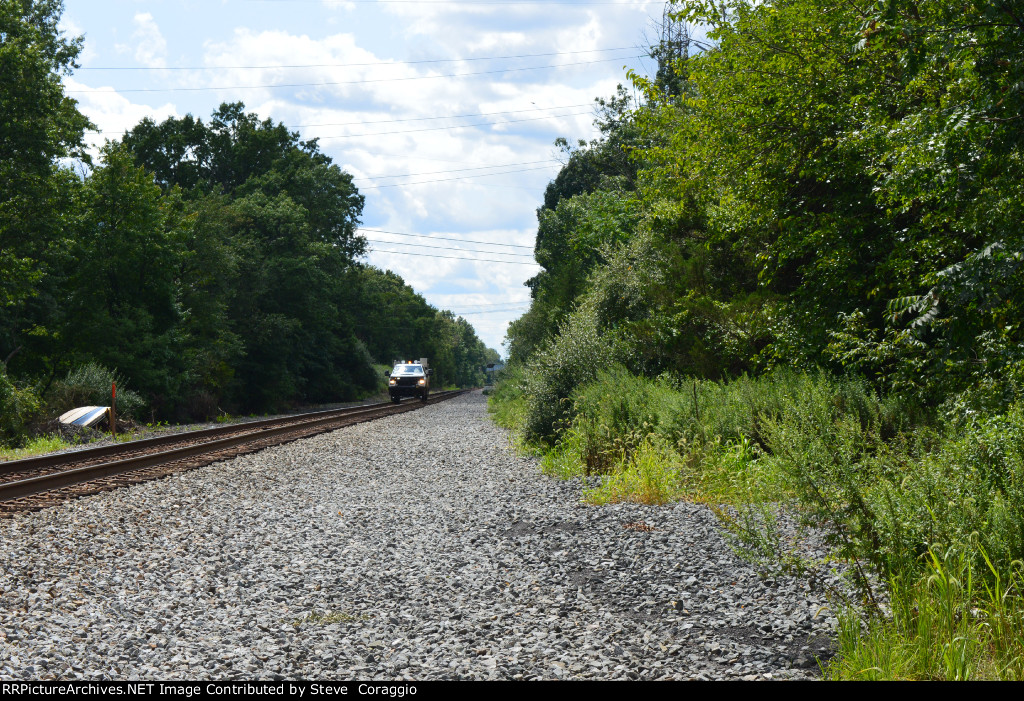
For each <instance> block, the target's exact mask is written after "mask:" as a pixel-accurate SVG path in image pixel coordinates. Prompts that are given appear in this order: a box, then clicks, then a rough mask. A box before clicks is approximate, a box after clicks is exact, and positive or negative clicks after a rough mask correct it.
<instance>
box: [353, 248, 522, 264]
mask: <svg viewBox="0 0 1024 701" xmlns="http://www.w3.org/2000/svg"><path fill="white" fill-rule="evenodd" d="M373 252H374V253H393V254H395V255H400V256H419V257H420V258H450V259H451V260H463V261H467V262H470V263H507V264H509V265H537V264H536V263H527V262H523V261H517V260H493V259H490V258H465V257H462V256H442V255H439V254H437V253H410V252H408V251H382V250H380V249H374V250H373ZM499 255H500V254H499Z"/></svg>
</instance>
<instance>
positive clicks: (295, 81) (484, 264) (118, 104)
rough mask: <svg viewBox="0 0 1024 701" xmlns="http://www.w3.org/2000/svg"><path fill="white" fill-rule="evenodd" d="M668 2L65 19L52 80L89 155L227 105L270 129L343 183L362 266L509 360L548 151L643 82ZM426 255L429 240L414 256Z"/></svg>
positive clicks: (337, 7) (588, 130) (129, 5)
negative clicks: (346, 175)
mask: <svg viewBox="0 0 1024 701" xmlns="http://www.w3.org/2000/svg"><path fill="white" fill-rule="evenodd" d="M663 6H664V3H663V2H644V1H639V0H620V1H618V2H616V1H614V0H604V1H603V2H602V1H599V2H578V1H576V0H565V2H530V1H527V0H506V1H504V2H488V1H487V0H484V1H482V2H466V1H461V2H460V1H449V2H445V1H440V0H439V1H431V0H411V1H406V0H391V1H386V0H365V1H349V2H343V1H335V0H206V1H205V2H199V1H197V0H146V1H143V0H103V1H102V2H100V1H98V0H65V12H64V29H65V31H67V32H68V33H69V34H74V35H84V37H85V50H84V52H83V54H82V56H81V68H80V69H79V70H77V71H75V72H74V74H73V75H72V76H70V77H69V78H68V79H66V81H65V83H66V87H67V90H68V92H69V94H70V95H71V96H73V97H74V98H75V99H77V100H79V103H80V108H81V109H82V111H83V112H84V113H85V114H86V115H88V116H89V117H90V118H91V119H92V121H93V122H94V123H95V124H96V125H97V127H98V130H99V132H100V133H97V134H94V135H92V136H91V139H92V142H93V143H94V144H102V142H103V139H105V138H117V137H118V136H119V135H120V134H121V133H123V131H124V130H125V129H127V128H130V127H131V126H133V125H134V124H136V123H137V122H138V121H139V120H140V119H141V118H143V117H146V116H149V117H152V118H154V119H157V120H160V119H163V118H166V117H168V116H183V115H185V114H188V113H191V114H193V115H195V116H197V117H203V118H207V117H208V116H209V115H210V113H211V112H213V110H214V109H215V108H216V107H217V106H218V105H219V104H220V103H222V102H233V101H242V102H244V103H245V104H246V107H247V109H248V110H249V111H252V112H256V113H258V114H259V115H260V116H261V117H264V118H271V119H274V120H275V121H280V122H283V123H285V124H287V125H289V126H290V127H292V128H293V130H294V131H298V132H299V133H301V134H302V136H303V138H312V137H318V138H320V147H321V149H322V150H323V151H324V152H325V153H327V154H328V155H329V156H331V157H332V158H333V159H334V161H335V162H336V163H337V164H339V165H340V166H341V167H342V168H344V169H345V170H347V171H348V172H350V173H352V174H353V176H355V179H356V184H357V186H358V187H359V189H360V191H361V192H362V193H363V194H364V195H365V196H366V207H365V209H364V212H363V229H362V233H363V234H364V235H365V236H366V237H367V238H368V239H369V240H370V244H371V248H372V251H371V253H370V254H369V256H368V261H369V262H370V263H372V264H373V265H376V266H378V267H380V268H384V269H390V270H393V271H395V272H396V273H398V274H399V275H401V276H402V277H403V278H404V279H405V280H406V282H408V283H409V284H410V285H412V286H413V287H414V288H415V289H416V291H417V292H419V293H420V294H422V295H423V296H424V297H426V299H427V301H428V302H430V303H431V304H433V305H435V306H437V307H439V308H444V309H451V310H452V311H454V312H456V313H457V314H460V315H462V316H464V317H465V318H466V319H468V320H469V321H470V322H472V324H473V325H474V327H476V329H477V333H478V334H479V336H480V337H481V338H482V339H483V340H484V342H485V343H486V344H487V345H488V346H490V347H492V348H496V349H498V350H500V351H502V352H504V351H503V350H502V348H501V343H502V339H503V338H504V335H505V329H506V327H507V325H508V322H509V321H511V320H512V319H515V318H516V317H518V316H519V315H521V314H522V313H523V311H525V309H526V307H527V306H528V304H529V293H528V290H527V289H526V288H525V287H524V286H523V282H524V281H525V280H526V279H528V278H529V277H531V276H533V275H535V274H536V273H537V271H538V270H539V268H538V267H537V266H536V264H534V263H533V262H532V256H531V253H532V248H533V242H534V236H535V234H536V208H537V207H538V206H539V205H540V204H541V201H542V197H543V192H544V187H545V185H546V184H547V183H548V182H549V181H550V180H551V178H552V177H554V175H555V174H556V173H557V172H558V168H559V166H560V164H559V161H558V153H557V150H556V149H555V147H554V145H553V141H554V140H555V138H557V137H559V136H565V137H567V138H569V139H570V140H575V139H580V138H582V139H590V138H593V137H594V136H595V135H596V132H595V129H594V128H593V125H592V123H591V122H592V119H593V100H594V98H596V97H607V96H609V95H611V94H613V93H614V91H615V86H616V84H618V83H620V82H621V83H625V82H627V81H626V78H625V70H624V67H625V66H628V67H630V68H636V69H639V70H641V71H644V70H647V69H649V68H650V67H651V62H650V60H649V59H643V58H639V56H640V55H641V54H642V53H643V52H642V50H640V49H639V47H641V46H643V45H644V44H645V43H646V42H645V40H644V34H645V32H646V33H647V34H648V35H652V31H651V25H652V21H653V18H654V17H656V16H657V17H660V15H661V11H662V7H663ZM430 238H433V239H435V240H429V239H430Z"/></svg>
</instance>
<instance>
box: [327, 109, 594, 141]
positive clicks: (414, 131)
mask: <svg viewBox="0 0 1024 701" xmlns="http://www.w3.org/2000/svg"><path fill="white" fill-rule="evenodd" d="M585 114H590V112H569V113H567V114H548V115H544V116H543V117H524V118H522V119H506V120H505V121H504V122H477V123H476V124H455V125H452V126H448V127H423V128H421V129H396V130H394V131H376V132H370V133H364V134H335V135H333V136H318V137H315V138H316V139H317V140H318V141H326V140H328V139H357V138H359V137H364V136H389V135H392V134H417V133H420V132H424V131H447V130H449V129H472V128H474V127H500V126H502V125H504V124H518V123H520V122H538V121H543V120H545V119H559V118H561V117H580V116H582V115H585Z"/></svg>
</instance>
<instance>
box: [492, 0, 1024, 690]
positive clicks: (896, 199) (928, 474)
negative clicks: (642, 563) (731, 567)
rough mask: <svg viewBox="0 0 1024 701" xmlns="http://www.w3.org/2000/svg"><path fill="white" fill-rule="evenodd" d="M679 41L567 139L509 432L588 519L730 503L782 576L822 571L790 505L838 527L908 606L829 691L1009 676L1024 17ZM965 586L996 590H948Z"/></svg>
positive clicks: (1023, 288)
mask: <svg viewBox="0 0 1024 701" xmlns="http://www.w3.org/2000/svg"><path fill="white" fill-rule="evenodd" d="M687 22H690V23H693V26H697V27H699V28H700V29H701V32H702V33H703V34H704V35H705V36H706V41H703V40H702V41H701V42H696V41H691V40H690V38H689V37H690V36H691V33H690V32H689V31H688V30H687V25H686V23H687ZM665 23H667V26H666V24H665ZM660 30H661V31H660V32H659V34H660V36H661V41H660V43H659V44H658V45H657V46H654V47H652V48H651V56H652V58H655V59H657V61H658V65H659V70H658V71H657V73H656V75H655V76H653V77H645V76H642V75H638V74H630V78H631V79H632V81H633V84H634V87H635V88H636V89H637V90H638V91H639V93H640V94H641V96H642V100H641V104H638V105H632V106H630V105H628V104H627V103H628V100H627V99H626V97H625V93H624V92H623V91H621V90H620V93H619V95H618V96H616V98H614V99H613V100H611V101H607V102H604V101H602V102H601V109H600V111H599V117H598V121H597V124H598V125H599V126H600V127H601V131H602V135H601V138H599V139H597V140H595V141H593V142H591V143H589V144H580V145H579V146H578V147H575V148H568V147H567V146H566V143H567V142H564V141H563V142H561V143H562V145H563V148H565V149H566V152H567V156H568V158H567V162H566V164H565V167H564V168H563V170H562V172H561V173H560V174H559V176H558V177H557V178H556V179H555V180H554V181H553V182H552V183H551V185H550V186H549V187H548V190H547V192H546V193H545V201H544V206H543V207H542V208H541V209H540V210H539V211H538V220H539V228H538V236H537V245H536V259H537V262H538V263H539V264H540V265H541V266H542V267H543V270H542V272H541V273H540V274H539V275H537V276H536V277H535V278H534V279H532V280H531V281H530V282H529V283H528V284H529V286H530V289H531V292H532V296H533V301H532V305H531V308H530V310H529V311H528V312H527V314H526V315H524V316H523V317H522V318H521V319H519V320H517V321H516V322H514V323H513V324H512V325H511V327H510V329H509V334H508V342H509V348H510V359H511V363H510V367H509V370H508V373H507V374H506V377H505V381H504V383H503V384H502V385H501V386H500V387H499V389H498V391H497V392H496V394H495V396H494V400H493V402H492V403H493V405H494V410H495V413H496V416H497V417H498V419H499V420H500V421H502V422H503V423H505V424H507V425H510V426H513V427H515V428H517V429H519V430H520V431H521V435H522V437H523V439H525V441H526V443H527V444H528V445H533V446H535V447H537V448H538V449H540V450H541V451H542V452H544V453H545V458H544V464H545V466H546V468H547V469H548V470H549V471H551V472H552V473H554V474H560V475H574V474H581V473H599V474H603V475H605V479H604V481H603V485H602V486H601V487H600V488H598V489H595V490H593V491H591V492H589V493H588V497H587V498H588V499H590V500H591V501H593V502H595V503H603V502H606V501H615V500H621V499H634V500H639V501H644V502H647V503H661V502H663V501H665V500H668V499H673V498H683V497H685V498H695V499H702V500H707V501H709V502H711V503H714V504H721V503H723V502H725V503H728V504H730V505H731V506H730V507H729V508H727V509H719V512H720V514H721V515H722V518H723V519H724V520H725V521H726V523H728V524H729V526H730V528H731V529H732V530H733V532H734V533H735V535H736V536H737V539H738V540H737V542H738V543H739V544H740V545H741V547H742V548H743V549H744V550H745V551H746V552H747V553H748V554H750V555H752V556H756V557H761V558H768V559H773V560H774V562H775V565H777V566H784V567H786V568H789V570H790V571H796V570H799V571H813V570H814V567H816V566H820V565H821V563H817V564H815V563H807V562H803V561H801V560H800V558H798V557H797V556H796V555H795V554H794V553H793V552H791V551H790V550H789V548H788V546H787V545H786V543H785V542H784V539H782V538H781V536H780V533H779V532H778V531H777V530H776V529H775V527H774V523H775V518H776V509H777V508H778V506H779V504H780V503H784V504H787V505H789V506H790V507H791V508H792V510H793V512H794V513H796V514H798V515H800V516H801V517H802V518H803V519H804V520H805V522H806V523H807V524H810V525H813V526H815V527H816V528H818V529H824V532H825V533H827V534H828V535H829V536H830V537H831V538H832V541H833V544H834V545H835V547H836V549H837V550H836V552H837V554H838V555H839V556H841V557H843V558H845V559H846V560H847V561H848V562H850V563H852V564H851V570H852V573H853V574H854V581H855V583H856V584H857V587H856V590H857V591H859V592H860V595H861V597H862V600H861V601H860V603H864V604H866V606H867V609H868V610H872V611H874V612H875V613H878V612H880V611H881V610H882V609H881V608H879V607H878V606H876V605H875V604H874V603H873V602H875V601H876V599H875V595H876V593H877V592H876V586H877V583H878V582H879V579H878V578H877V577H878V576H879V575H880V576H881V581H882V582H886V581H888V582H889V583H890V585H891V586H890V594H891V596H892V599H891V602H892V604H893V608H891V609H890V610H891V611H894V613H895V615H896V617H895V618H894V619H892V620H891V621H890V623H887V624H884V625H881V626H880V627H879V625H876V624H872V626H871V630H872V631H874V632H873V633H872V635H873V636H875V637H873V638H871V640H873V641H874V642H872V643H871V645H870V646H868V648H870V649H868V648H857V649H856V650H854V649H853V648H854V647H856V646H857V645H859V643H856V642H850V641H851V640H854V641H855V640H856V639H857V637H858V635H857V630H858V628H857V625H858V624H856V623H851V624H849V626H848V628H847V629H845V630H846V631H847V634H849V635H847V642H846V643H844V645H847V647H846V648H845V650H846V652H847V653H848V656H847V658H846V661H845V662H842V663H837V666H836V667H835V669H836V670H846V671H840V672H837V674H840V675H843V674H848V675H852V676H856V675H859V674H862V672H863V669H866V668H867V667H871V669H875V670H878V669H881V667H883V666H884V667H885V668H886V669H887V670H889V671H886V672H885V673H879V674H881V676H885V675H887V674H891V675H897V676H898V675H900V674H906V675H910V676H914V675H917V676H926V677H939V678H947V677H950V678H966V677H970V676H979V675H980V676H995V677H1006V678H1018V677H1020V675H1022V674H1024V667H1022V665H1021V664H1020V659H1021V658H1020V656H1019V652H1020V650H1021V649H1024V643H1022V641H1024V618H1022V617H1021V612H1022V611H1024V605H1021V601H1020V598H1019V596H1020V591H1019V590H1017V589H1015V587H1019V586H1020V585H1021V584H1022V583H1024V579H1022V577H1021V576H1020V575H1021V572H1020V562H1021V561H1022V560H1024V530H1022V528H1024V525H1022V524H1024V513H1022V512H1021V509H1020V506H1019V504H1020V500H1021V499H1022V498H1024V494H1022V492H1021V485H1022V484H1024V471H1022V462H1021V458H1020V455H1021V453H1022V449H1024V448H1022V446H1024V443H1022V440H1024V439H1022V437H1021V435H1020V426H1021V416H1022V414H1021V407H1022V406H1024V404H1022V400H1024V398H1022V397H1021V389H1022V380H1024V376H1022V372H1024V327H1022V326H1021V324H1020V317H1021V313H1022V311H1024V309H1022V305H1024V277H1022V276H1024V266H1022V263H1024V231H1022V228H1021V222H1024V189H1022V188H1024V185H1022V183H1024V4H1022V3H1021V2H1019V1H1018V0H977V1H969V2H964V3H954V2H951V1H949V0H940V1H936V2H920V1H915V0H885V1H883V2H861V1H858V0H853V1H852V2H847V1H845V0H844V1H843V2H838V1H836V0H785V1H782V0H776V1H769V2H760V1H758V2H753V1H749V0H732V1H730V2H725V3H721V2H718V1H717V0H715V1H712V0H680V1H679V2H672V3H671V4H670V12H669V13H667V14H666V17H665V19H664V20H663V25H662V26H661V27H660ZM665 37H672V38H673V40H672V41H671V42H669V41H666V40H665ZM609 106H611V109H610V108H609ZM630 107H631V109H629V108H630ZM624 160H626V161H628V163H629V167H628V168H626V167H623V165H622V164H623V161H624ZM819 532H820V531H819ZM919 577H923V579H918V578H919ZM963 577H967V578H970V577H974V578H976V579H977V581H983V582H985V587H988V589H986V590H985V591H988V592H989V593H991V592H994V591H997V590H999V591H1001V592H1002V594H1001V595H1000V596H1001V597H1002V598H999V597H997V598H999V601H998V602H997V601H995V599H993V600H992V601H991V602H990V601H988V600H985V601H982V600H981V599H980V598H978V597H979V594H978V592H979V591H981V589H979V590H977V591H975V592H974V593H965V592H966V590H965V589H957V590H956V591H953V589H950V587H953V586H954V585H953V584H949V586H948V587H947V588H946V589H944V590H943V592H945V593H941V592H939V593H937V590H936V589H935V586H936V584H935V583H936V582H939V583H941V582H947V584H948V583H949V582H954V583H955V582H957V581H960V580H959V579H958V578H963ZM1008 582H1009V583H1011V584H1010V585H1009V588H1007V586H1008ZM956 586H959V585H956ZM950 592H952V593H950ZM1003 595H1005V596H1003ZM942 597H945V598H944V599H943V598H942ZM1007 597H1009V598H1007ZM1014 597H1016V598H1014ZM982 598H984V596H982ZM940 599H941V601H944V602H945V603H944V604H941V605H945V606H946V607H947V609H948V611H947V613H948V614H949V615H945V614H943V615H941V616H940V615H939V614H938V613H936V614H935V615H934V616H932V617H930V618H929V617H928V616H931V614H927V615H926V612H928V611H937V610H938V609H936V607H937V606H940V603H941V602H940ZM1007 601H1010V602H1014V603H1013V605H1006V602H1007ZM993 602H994V603H993ZM999 602H1002V603H999ZM990 604H991V606H990ZM950 611H953V612H954V613H949V612H950ZM978 611H989V612H990V613H988V614H978V613H976V612H978ZM977 615H991V616H993V618H992V619H991V620H992V621H996V620H997V619H998V620H999V621H1002V622H1001V623H1000V624H999V625H1000V626H1003V627H1002V628H1000V629H999V630H1000V631H1001V632H999V633H998V635H997V634H996V632H994V631H996V627H995V624H994V623H992V624H991V625H988V624H986V625H985V626H981V625H980V624H979V626H978V627H977V630H974V629H973V628H972V632H970V634H969V635H968V636H967V637H963V634H964V627H963V625H962V623H961V618H963V619H968V618H971V617H974V616H977ZM943 616H944V617H943ZM1005 616H1010V618H1009V619H1004V617H1005ZM941 621H945V622H946V623H950V622H951V621H955V622H956V625H955V626H952V627H950V628H949V629H948V630H945V629H944V630H943V631H941V632H936V631H935V630H931V629H929V628H928V627H929V626H940V625H946V623H941ZM1004 624H1005V625H1004ZM851 631H852V632H851ZM879 631H882V632H881V633H879ZM894 631H895V632H894ZM921 631H928V632H927V635H926V634H925V633H923V632H921ZM876 634H877V635H876ZM892 635H896V636H903V637H902V638H900V639H901V641H902V642H900V643H899V644H893V645H892V646H891V647H890V648H888V649H889V652H891V653H892V654H893V655H896V654H897V653H896V652H894V651H895V650H899V653H898V654H900V655H906V656H907V659H903V660H902V661H901V662H900V664H899V665H896V664H895V663H893V661H892V660H891V659H889V660H888V661H886V662H884V664H883V662H880V661H879V659H878V655H879V654H881V653H880V652H879V650H880V649H881V648H879V647H878V646H879V644H880V643H878V641H879V640H882V639H887V640H890V642H891V641H892V640H893V638H892ZM958 636H960V637H958ZM993 636H994V637H993ZM999 636H1003V637H999ZM957 641H959V642H957ZM930 645H940V646H946V647H944V648H943V650H944V652H942V655H939V656H938V657H936V656H935V655H932V654H931V653H929V652H927V649H928V646H930ZM851 646H853V647H851ZM954 648H955V649H954ZM919 653H920V654H919ZM886 654H888V653H886ZM873 656H874V657H873ZM911 658H913V660H912V659H911ZM915 660H916V661H915ZM952 660H957V662H956V663H955V664H954V663H953V662H952ZM1014 660H1016V661H1014ZM869 661H870V662H871V664H868V662H869ZM904 663H905V664H904ZM858 664H860V665H862V666H861V667H858V666H857V665H858ZM872 664H873V665H875V666H871V665H872ZM844 665H845V666H844ZM865 665H866V667H865ZM897 668H898V669H899V670H902V671H899V672H896V671H892V670H895V669H897ZM872 674H874V672H872Z"/></svg>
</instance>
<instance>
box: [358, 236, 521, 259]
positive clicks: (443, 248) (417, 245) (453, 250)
mask: <svg viewBox="0 0 1024 701" xmlns="http://www.w3.org/2000/svg"><path fill="white" fill-rule="evenodd" d="M366 240H367V241H370V242H372V243H385V244H394V245H400V246H413V247H415V248H432V249H437V250H441V251H448V252H450V253H456V252H458V253H483V254H485V255H491V254H493V255H499V256H515V257H517V258H530V259H531V260H532V259H533V256H532V255H528V254H526V253H503V252H502V251H475V250H473V249H470V248H452V247H451V246H431V245H429V244H425V243H402V242H400V241H381V240H380V239H371V238H368V239H366ZM375 250H376V249H375Z"/></svg>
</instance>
